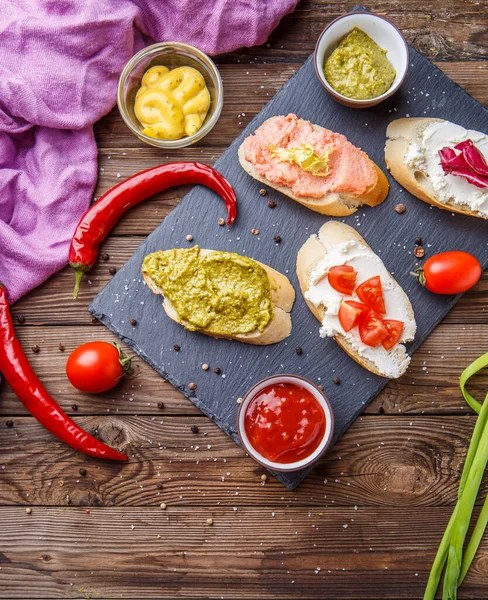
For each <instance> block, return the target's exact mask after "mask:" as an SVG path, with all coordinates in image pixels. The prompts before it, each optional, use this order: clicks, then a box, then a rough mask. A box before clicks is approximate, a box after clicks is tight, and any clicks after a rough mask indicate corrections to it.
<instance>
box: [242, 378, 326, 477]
mask: <svg viewBox="0 0 488 600" xmlns="http://www.w3.org/2000/svg"><path fill="white" fill-rule="evenodd" d="M238 428H239V434H240V436H241V440H242V442H243V444H244V446H245V447H246V449H247V450H248V452H249V453H250V454H251V455H252V456H253V458H255V459H256V460H257V461H258V462H260V463H261V464H263V465H265V466H268V467H270V468H273V469H276V470H281V471H285V470H286V471H288V470H290V471H291V470H295V469H300V468H304V467H305V466H308V464H310V463H311V462H313V461H314V460H316V459H317V458H318V457H319V456H320V455H321V454H322V453H323V452H324V451H325V449H326V447H327V445H328V443H329V441H330V438H331V437H332V428H333V417H332V410H331V408H330V405H329V403H328V400H327V399H326V397H325V396H324V395H323V394H322V392H321V391H320V390H319V389H318V388H317V387H316V386H315V385H313V384H312V383H311V382H309V381H307V380H305V379H303V378H301V377H297V376H295V375H276V376H274V377H269V378H268V379H265V380H263V381H262V382H260V383H258V384H257V385H256V386H254V388H252V389H251V390H250V391H249V392H248V393H247V394H246V396H245V398H244V400H243V403H242V404H241V408H240V411H239V417H238Z"/></svg>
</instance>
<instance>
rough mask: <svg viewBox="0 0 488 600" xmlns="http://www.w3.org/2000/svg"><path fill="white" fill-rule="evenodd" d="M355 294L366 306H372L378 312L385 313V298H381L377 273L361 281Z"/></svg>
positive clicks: (379, 280)
mask: <svg viewBox="0 0 488 600" xmlns="http://www.w3.org/2000/svg"><path fill="white" fill-rule="evenodd" d="M356 294H357V295H358V298H359V299H360V300H361V302H364V304H366V306H367V307H368V308H372V309H373V310H374V311H376V312H379V313H385V312H386V308H385V300H384V298H383V288H382V287H381V279H380V276H379V275H375V276H374V277H371V278H370V279H366V281H363V283H362V284H361V285H359V286H358V287H357V289H356Z"/></svg>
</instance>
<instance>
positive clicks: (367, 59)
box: [314, 12, 409, 108]
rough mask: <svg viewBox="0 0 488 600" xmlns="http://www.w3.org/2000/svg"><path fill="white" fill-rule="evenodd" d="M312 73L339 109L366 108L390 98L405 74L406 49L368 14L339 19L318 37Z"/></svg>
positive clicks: (390, 30)
mask: <svg viewBox="0 0 488 600" xmlns="http://www.w3.org/2000/svg"><path fill="white" fill-rule="evenodd" d="M314 62H315V72H316V74H317V77H318V79H319V81H320V82H321V84H322V85H323V86H324V88H325V89H326V90H327V92H329V94H330V95H331V96H332V97H333V98H334V99H335V100H337V102H340V103H341V104H344V105H345V106H349V107H351V108H368V107H370V106H374V105H375V104H379V103H380V102H382V101H383V100H385V99H386V98H389V97H390V96H392V95H393V94H394V93H395V92H396V91H397V90H398V89H399V87H400V86H401V85H402V83H403V80H404V79H405V77H406V75H407V71H408V64H409V56H408V46H407V43H406V41H405V39H404V37H403V35H402V34H401V33H400V31H399V30H398V29H397V28H396V27H395V26H394V25H393V24H392V23H390V22H389V21H387V20H386V19H385V18H383V17H380V16H378V15H375V14H373V13H369V12H356V13H349V14H347V15H343V16H342V17H339V18H337V19H335V20H334V21H332V22H331V23H330V24H329V25H328V26H327V27H326V28H325V29H324V31H323V32H322V33H321V35H320V37H319V39H318V40H317V44H316V46H315V56H314Z"/></svg>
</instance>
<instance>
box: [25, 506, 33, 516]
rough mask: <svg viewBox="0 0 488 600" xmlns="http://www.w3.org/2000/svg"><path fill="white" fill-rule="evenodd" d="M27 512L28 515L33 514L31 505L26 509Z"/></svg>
mask: <svg viewBox="0 0 488 600" xmlns="http://www.w3.org/2000/svg"><path fill="white" fill-rule="evenodd" d="M25 512H26V513H27V514H28V515H30V514H31V512H32V508H31V507H30V506H28V507H27V508H26V509H25Z"/></svg>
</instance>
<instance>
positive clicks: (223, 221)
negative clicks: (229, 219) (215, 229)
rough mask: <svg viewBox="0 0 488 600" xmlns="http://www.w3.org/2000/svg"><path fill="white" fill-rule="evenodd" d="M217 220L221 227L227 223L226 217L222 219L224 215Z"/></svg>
mask: <svg viewBox="0 0 488 600" xmlns="http://www.w3.org/2000/svg"><path fill="white" fill-rule="evenodd" d="M217 222H218V224H219V225H220V226H221V227H223V226H224V225H225V219H222V217H220V219H219V220H218V221H217Z"/></svg>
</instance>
